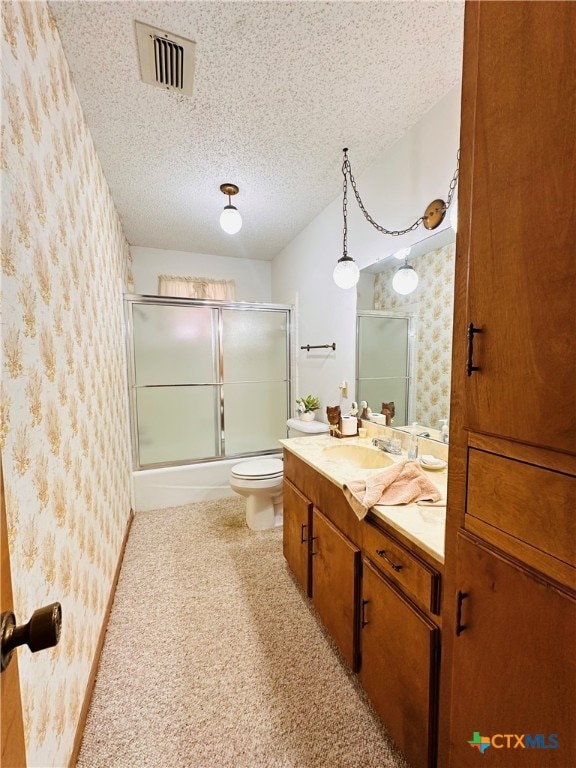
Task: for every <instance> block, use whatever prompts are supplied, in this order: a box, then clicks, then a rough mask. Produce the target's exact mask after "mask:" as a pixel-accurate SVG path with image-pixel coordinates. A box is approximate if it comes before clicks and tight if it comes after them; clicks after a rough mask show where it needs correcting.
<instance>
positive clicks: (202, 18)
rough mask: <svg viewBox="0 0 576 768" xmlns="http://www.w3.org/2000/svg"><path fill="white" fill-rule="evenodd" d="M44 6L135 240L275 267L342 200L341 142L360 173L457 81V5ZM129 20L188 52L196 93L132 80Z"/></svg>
mask: <svg viewBox="0 0 576 768" xmlns="http://www.w3.org/2000/svg"><path fill="white" fill-rule="evenodd" d="M49 5H50V8H51V10H52V12H53V14H54V16H55V19H56V22H57V25H58V28H59V30H60V36H61V38H62V43H63V46H64V50H65V53H66V57H67V59H68V62H69V64H70V68H71V70H72V74H73V78H74V81H75V84H76V88H77V90H78V93H79V96H80V101H81V103H82V106H83V108H84V112H85V114H86V118H87V121H88V124H89V127H90V130H91V133H92V136H93V138H94V141H95V144H96V149H97V152H98V155H99V157H100V160H101V162H102V166H103V168H104V172H105V174H106V178H107V179H108V183H109V185H110V189H111V192H112V196H113V197H114V200H115V203H116V206H117V208H118V211H119V213H120V216H121V219H122V222H123V226H124V231H125V233H126V236H127V238H128V241H129V242H130V244H131V245H143V246H150V247H156V248H166V249H171V250H180V251H193V252H197V253H209V254H215V255H222V256H239V257H248V258H257V259H271V258H274V256H275V255H276V254H277V253H278V252H279V251H280V250H281V249H282V248H283V247H284V246H285V245H286V244H287V243H288V242H289V241H290V240H291V239H292V238H293V237H295V235H297V234H298V232H300V231H301V230H302V229H303V228H304V227H305V226H306V225H307V224H308V223H309V222H310V221H311V220H312V219H313V218H314V216H316V215H317V214H318V213H319V212H320V211H321V210H322V209H323V208H325V207H326V206H327V205H328V204H329V203H331V202H332V201H333V200H334V199H335V198H337V197H338V196H339V194H340V193H341V184H342V178H341V171H340V167H341V164H342V147H344V146H347V147H349V148H350V161H351V163H352V169H353V171H354V174H355V175H356V176H358V175H359V174H360V173H361V172H362V171H363V170H365V169H366V168H367V167H368V166H369V164H370V162H371V160H373V159H374V158H376V157H377V156H378V155H379V154H380V153H381V152H382V151H383V150H384V149H385V148H386V147H389V146H390V145H391V144H393V143H394V142H395V141H397V140H398V139H399V138H400V137H401V136H402V135H403V134H405V133H406V131H408V130H409V129H410V128H411V127H412V126H413V125H414V124H415V123H416V122H417V121H418V120H419V119H420V118H421V117H422V115H424V114H425V113H426V112H427V111H428V110H429V109H430V108H431V107H432V106H433V105H434V104H436V103H437V102H438V101H439V100H440V99H441V98H442V97H443V96H444V95H445V94H446V93H447V92H448V91H449V90H450V89H451V88H452V87H454V86H455V85H457V84H458V82H459V80H460V73H461V63H462V25H463V2H462V0H440V1H439V2H429V1H428V0H417V1H415V2H412V1H411V0H402V1H400V2H396V1H394V2H392V1H391V0H390V1H389V0H374V1H372V2H345V1H342V0H340V1H338V2H307V1H305V0H301V1H300V2H290V1H289V0H286V1H285V2H242V1H235V0H231V1H228V2H222V1H220V0H212V1H211V2H187V1H175V0H171V1H170V2H131V1H130V0H122V1H119V2H93V1H92V0H90V1H89V2H84V1H83V0H82V1H80V0H76V1H75V2H69V1H67V2H50V3H49ZM136 20H138V21H143V22H145V23H148V24H152V25H154V26H157V27H160V28H162V29H164V30H167V31H168V32H171V33H174V34H177V35H180V36H182V37H186V38H190V39H192V40H194V41H196V71H195V81H194V93H193V95H192V96H191V97H189V96H183V95H182V94H179V93H175V92H171V91H167V90H162V89H160V88H156V87H154V86H151V85H146V84H144V83H143V82H141V80H140V71H139V63H138V55H137V47H136V35H135V29H134V22H135V21H136ZM223 182H233V183H235V184H237V185H238V186H239V187H240V194H239V195H238V196H237V197H236V198H235V200H234V202H235V204H236V205H237V207H238V209H239V210H240V212H241V213H242V217H243V221H244V224H243V227H242V230H241V231H240V233H239V234H237V235H226V234H225V233H223V232H222V231H221V229H220V227H219V224H218V217H219V214H220V211H221V210H222V208H223V207H224V205H225V204H226V203H227V198H225V197H224V196H223V195H222V193H221V192H220V190H219V187H220V184H221V183H223Z"/></svg>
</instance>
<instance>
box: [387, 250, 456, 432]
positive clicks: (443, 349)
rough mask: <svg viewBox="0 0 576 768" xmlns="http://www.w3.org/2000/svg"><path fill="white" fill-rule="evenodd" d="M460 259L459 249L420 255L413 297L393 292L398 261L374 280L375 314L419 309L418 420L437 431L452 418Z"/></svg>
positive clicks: (416, 265) (417, 316)
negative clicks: (456, 280) (454, 323)
mask: <svg viewBox="0 0 576 768" xmlns="http://www.w3.org/2000/svg"><path fill="white" fill-rule="evenodd" d="M455 254H456V246H455V245H454V244H450V245H445V246H444V247H442V248H437V249H436V250H434V251H429V252H428V253H426V254H424V255H423V256H420V257H419V258H418V260H417V261H416V262H414V263H413V264H412V266H413V267H414V268H415V269H416V271H417V273H418V278H419V281H418V287H417V288H416V290H415V291H414V293H412V294H410V295H408V296H401V295H400V294H398V293H396V292H395V291H394V290H393V288H392V277H393V275H394V272H396V270H397V268H398V263H397V262H395V263H394V264H391V265H390V267H388V268H387V269H385V270H383V271H382V272H380V273H378V274H377V275H376V279H375V281H374V309H380V310H385V311H402V312H406V311H414V305H417V309H416V311H415V314H416V318H417V329H418V341H417V355H416V370H415V377H414V383H415V386H416V393H415V400H416V415H415V418H416V421H417V422H418V423H419V424H424V425H426V426H428V427H432V428H434V429H437V428H438V426H439V425H438V421H439V420H440V419H447V418H448V417H449V413H450V369H451V362H452V315H453V309H454V258H455Z"/></svg>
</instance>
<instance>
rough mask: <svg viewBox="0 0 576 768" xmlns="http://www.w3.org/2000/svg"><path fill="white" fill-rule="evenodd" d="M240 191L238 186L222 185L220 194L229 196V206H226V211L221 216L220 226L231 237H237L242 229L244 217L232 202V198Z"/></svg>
mask: <svg viewBox="0 0 576 768" xmlns="http://www.w3.org/2000/svg"><path fill="white" fill-rule="evenodd" d="M239 191H240V190H239V189H238V187H237V186H236V184H220V192H222V193H223V194H224V195H228V205H226V206H224V210H223V211H222V213H221V214H220V226H221V227H222V229H223V230H224V232H227V233H228V234H229V235H235V234H236V233H237V232H240V229H241V228H242V216H240V212H239V211H238V209H237V208H236V206H234V205H232V203H231V201H230V197H231V196H232V195H237V194H238V192H239Z"/></svg>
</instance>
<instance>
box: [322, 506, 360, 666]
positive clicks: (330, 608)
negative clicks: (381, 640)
mask: <svg viewBox="0 0 576 768" xmlns="http://www.w3.org/2000/svg"><path fill="white" fill-rule="evenodd" d="M312 530H313V536H314V538H313V541H312V600H313V602H314V607H315V608H316V610H317V611H318V614H319V616H320V618H321V619H322V622H323V624H324V626H325V627H326V629H327V630H328V632H329V633H330V634H331V635H332V638H333V639H334V641H335V642H336V645H337V646H338V648H339V649H340V651H341V653H342V655H343V656H344V658H345V659H346V661H347V662H348V664H350V666H351V667H352V669H354V670H356V669H357V667H358V624H357V605H358V591H359V581H360V580H359V571H360V550H359V549H358V547H355V546H354V544H352V542H351V541H350V540H349V539H347V538H346V537H345V536H344V535H343V534H342V533H340V531H339V530H338V529H337V528H336V527H335V526H334V525H332V523H331V522H330V521H329V520H328V519H327V518H326V517H325V516H324V515H323V514H322V513H321V512H320V511H319V510H317V509H316V508H314V511H313V521H312Z"/></svg>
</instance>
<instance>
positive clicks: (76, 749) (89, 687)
mask: <svg viewBox="0 0 576 768" xmlns="http://www.w3.org/2000/svg"><path fill="white" fill-rule="evenodd" d="M133 520H134V510H133V509H131V510H130V515H129V517H128V522H127V523H126V530H125V531H124V538H123V539H122V546H121V547H120V554H119V556H118V562H117V563H116V571H115V572H114V579H113V580H112V586H111V588H110V596H109V597H108V603H107V605H106V611H105V612H104V619H103V621H102V627H101V629H100V636H99V637H98V644H97V646H96V652H95V654H94V659H93V661H92V667H91V669H90V676H89V677H88V683H87V684H86V694H85V696H84V702H83V704H82V709H81V711H80V717H79V719H78V726H77V728H76V736H75V737H74V744H73V746H72V755H71V757H70V762H69V763H68V768H75V766H76V763H77V762H78V755H79V754H80V747H81V746H82V739H83V738H84V728H85V727H86V719H87V717H88V710H89V709H90V702H91V701H92V694H93V692H94V683H95V682H96V675H97V673H98V665H99V664H100V656H101V654H102V648H103V646H104V640H105V638H106V630H107V629H108V621H109V619H110V611H111V610H112V604H113V602H114V595H115V594H116V587H117V585H118V579H119V578H120V570H121V568H122V562H123V560H124V551H125V550H126V544H127V542H128V536H129V534H130V528H131V526H132V521H133Z"/></svg>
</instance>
